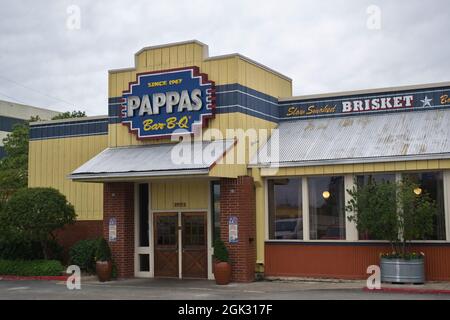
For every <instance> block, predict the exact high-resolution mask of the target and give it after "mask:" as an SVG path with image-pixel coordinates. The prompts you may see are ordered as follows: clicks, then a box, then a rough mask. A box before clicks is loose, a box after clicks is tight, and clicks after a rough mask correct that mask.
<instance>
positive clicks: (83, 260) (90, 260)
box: [69, 239, 99, 273]
mask: <svg viewBox="0 0 450 320" xmlns="http://www.w3.org/2000/svg"><path fill="white" fill-rule="evenodd" d="M98 243H99V240H98V239H88V240H80V241H78V242H77V243H75V244H74V245H73V246H72V248H70V250H69V257H70V264H75V265H77V266H79V267H80V269H81V270H83V271H87V272H91V273H93V272H94V271H95V253H96V251H97V247H98Z"/></svg>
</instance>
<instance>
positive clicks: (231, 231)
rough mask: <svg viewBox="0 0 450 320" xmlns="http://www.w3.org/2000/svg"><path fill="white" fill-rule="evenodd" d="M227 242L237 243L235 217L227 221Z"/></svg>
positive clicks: (236, 220) (236, 222) (236, 219)
mask: <svg viewBox="0 0 450 320" xmlns="http://www.w3.org/2000/svg"><path fill="white" fill-rule="evenodd" d="M228 242H229V243H237V242H238V218H237V217H236V216H231V217H230V218H229V219H228Z"/></svg>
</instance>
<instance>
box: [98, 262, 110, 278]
mask: <svg viewBox="0 0 450 320" xmlns="http://www.w3.org/2000/svg"><path fill="white" fill-rule="evenodd" d="M95 271H96V272H97V277H98V280H99V281H100V282H105V281H110V280H111V274H112V263H111V261H97V262H96V263H95Z"/></svg>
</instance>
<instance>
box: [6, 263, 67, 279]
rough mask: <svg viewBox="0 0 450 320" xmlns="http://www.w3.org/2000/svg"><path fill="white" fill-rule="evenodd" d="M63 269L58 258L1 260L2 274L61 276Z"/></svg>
mask: <svg viewBox="0 0 450 320" xmlns="http://www.w3.org/2000/svg"><path fill="white" fill-rule="evenodd" d="M63 271H64V268H63V266H62V264H61V262H59V261H57V260H30V261H26V260H0V274H1V275H14V276H60V275H61V274H62V272H63Z"/></svg>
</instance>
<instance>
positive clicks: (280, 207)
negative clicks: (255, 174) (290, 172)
mask: <svg viewBox="0 0 450 320" xmlns="http://www.w3.org/2000/svg"><path fill="white" fill-rule="evenodd" d="M268 192H269V238H270V239H303V213H302V190H301V180H300V179H277V180H269V181H268Z"/></svg>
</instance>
